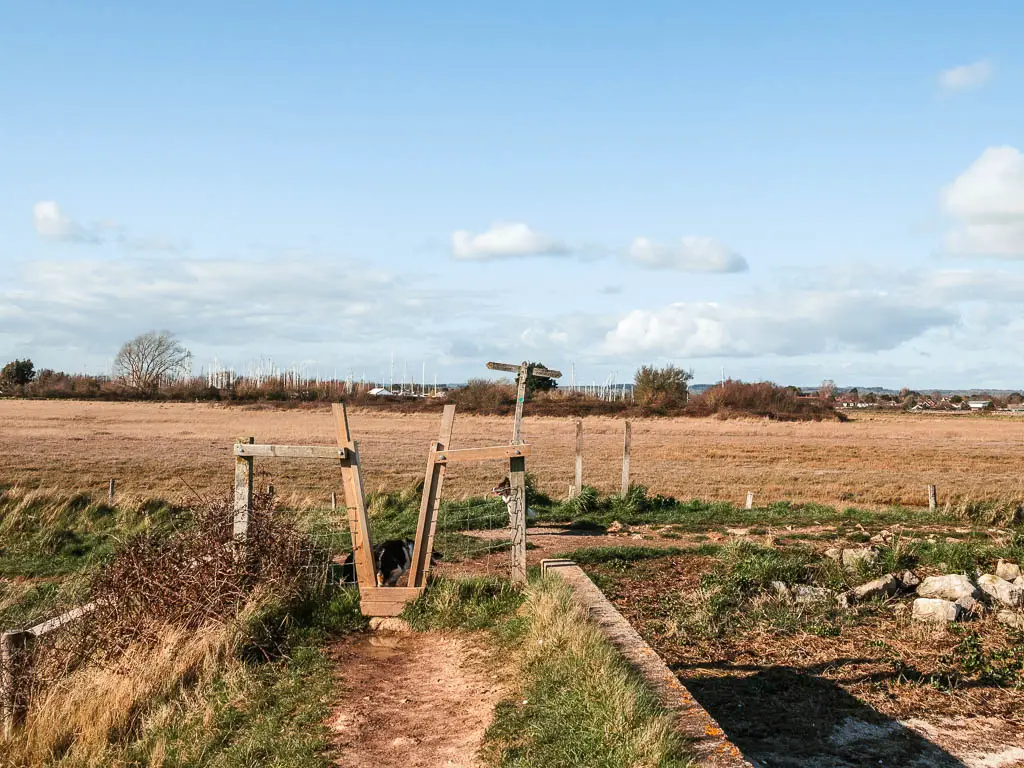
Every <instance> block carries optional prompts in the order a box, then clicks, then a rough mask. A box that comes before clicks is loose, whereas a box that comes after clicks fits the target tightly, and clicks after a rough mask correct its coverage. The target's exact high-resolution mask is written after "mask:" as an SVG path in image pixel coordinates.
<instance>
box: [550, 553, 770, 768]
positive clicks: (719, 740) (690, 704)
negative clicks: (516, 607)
mask: <svg viewBox="0 0 1024 768" xmlns="http://www.w3.org/2000/svg"><path fill="white" fill-rule="evenodd" d="M541 573H543V574H552V575H554V576H557V577H559V578H561V579H562V580H563V581H564V582H565V583H566V584H568V585H569V586H570V587H571V588H572V590H573V593H574V594H575V596H576V599H577V600H579V601H580V603H581V604H582V605H584V606H585V607H586V608H587V611H588V613H589V614H590V619H591V621H593V622H594V623H595V624H596V625H597V626H598V627H599V628H600V629H601V631H602V633H603V634H604V636H605V637H606V638H607V640H608V642H610V643H611V644H612V646H613V647H614V648H615V649H616V650H618V652H619V653H620V654H621V655H622V657H623V658H624V659H625V660H626V661H627V662H629V663H630V664H631V665H632V666H633V668H634V669H636V671H637V672H638V673H639V674H640V675H641V677H643V679H644V680H645V681H646V682H647V684H648V686H650V688H651V690H652V691H653V692H654V694H655V695H656V696H657V697H658V699H659V700H660V701H661V703H662V706H664V707H665V708H666V709H668V710H670V711H672V712H674V713H675V714H676V717H677V729H678V731H679V733H680V734H681V735H682V736H683V737H685V738H686V739H687V740H688V741H689V742H690V743H691V744H692V746H693V749H694V752H696V754H697V756H698V757H699V758H700V760H701V761H702V765H708V766H714V767H715V768H741V766H742V767H745V768H751V763H750V762H748V761H747V760H746V759H744V757H743V754H742V753H741V752H740V750H739V748H738V747H737V746H736V745H735V744H733V743H732V742H731V741H729V739H728V738H726V736H725V733H724V731H722V728H721V726H719V725H718V723H717V722H716V721H715V719H714V718H713V717H711V715H710V714H709V713H708V711H707V710H706V709H704V708H703V707H702V706H701V705H700V704H698V703H697V701H696V699H694V698H693V696H692V695H691V694H690V692H689V691H688V690H686V686H684V685H683V684H682V683H681V682H679V678H677V677H676V676H675V674H674V673H673V672H672V670H671V669H669V668H668V665H667V664H665V662H664V660H663V659H662V658H661V656H659V655H658V654H657V652H655V650H654V649H653V648H651V646H649V645H648V644H647V642H646V641H645V640H644V639H643V638H642V637H641V636H640V633H639V632H637V631H636V630H635V629H634V628H633V625H631V624H630V623H629V622H628V621H626V619H625V617H623V615H622V614H621V613H619V612H618V610H617V609H616V608H615V606H613V605H612V604H611V603H610V602H609V601H608V598H606V597H605V596H604V593H602V592H601V590H600V589H598V588H597V586H596V585H595V584H594V582H592V581H591V580H590V578H589V577H588V576H587V574H586V573H584V572H583V569H582V568H580V567H579V566H578V565H576V564H575V563H574V562H573V561H572V560H542V561H541Z"/></svg>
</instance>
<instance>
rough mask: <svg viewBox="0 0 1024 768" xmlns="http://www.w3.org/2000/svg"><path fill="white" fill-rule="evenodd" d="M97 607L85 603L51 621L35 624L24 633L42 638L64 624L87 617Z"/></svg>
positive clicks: (93, 604)
mask: <svg viewBox="0 0 1024 768" xmlns="http://www.w3.org/2000/svg"><path fill="white" fill-rule="evenodd" d="M97 607H99V603H86V604H85V605H80V606H78V607H77V608H72V609H71V610H70V611H68V612H67V613H62V614H61V615H60V616H55V617H53V618H52V619H47V620H46V621H44V622H42V623H40V624H36V625H35V626H34V627H30V628H29V629H28V630H26V631H27V632H28V633H29V634H31V635H35V636H36V637H42V636H43V635H46V634H49V633H50V632H53V631H54V630H56V629H60V628H61V627H63V626H64V625H65V624H70V623H71V622H73V621H77V620H78V619H81V618H82V617H84V616H88V615H89V614H90V613H92V612H93V611H95V610H96V608H97Z"/></svg>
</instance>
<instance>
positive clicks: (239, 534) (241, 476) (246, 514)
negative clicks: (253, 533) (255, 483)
mask: <svg viewBox="0 0 1024 768" xmlns="http://www.w3.org/2000/svg"><path fill="white" fill-rule="evenodd" d="M255 442H256V439H255V438H253V437H240V438H238V439H237V440H236V441H235V443H236V444H237V443H249V444H252V443H255ZM252 459H253V457H252V456H235V506H234V515H233V518H232V522H231V533H232V536H233V537H234V540H235V548H236V551H237V550H242V549H244V547H245V542H246V539H248V538H249V518H250V517H251V516H252V478H253V472H252Z"/></svg>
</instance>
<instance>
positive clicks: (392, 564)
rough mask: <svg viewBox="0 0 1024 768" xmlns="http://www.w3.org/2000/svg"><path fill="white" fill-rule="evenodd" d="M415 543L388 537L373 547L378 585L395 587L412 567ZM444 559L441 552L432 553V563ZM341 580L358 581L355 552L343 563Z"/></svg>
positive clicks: (343, 581)
mask: <svg viewBox="0 0 1024 768" xmlns="http://www.w3.org/2000/svg"><path fill="white" fill-rule="evenodd" d="M414 545H415V544H414V542H413V541H412V540H410V539H388V540H387V541H385V542H383V543H381V544H378V545H377V546H375V547H374V548H373V563H374V566H375V568H376V575H377V586H378V587H393V586H395V585H396V584H398V580H399V579H401V578H402V576H403V575H404V574H405V573H406V572H407V571H408V570H409V568H411V567H412V551H413V547H414ZM442 559H443V555H442V554H441V553H440V552H432V553H431V554H430V562H431V564H437V562H438V561H439V560H442ZM341 581H342V583H343V584H355V583H356V562H355V553H354V552H349V553H348V556H347V557H346V558H345V560H344V561H343V562H342V564H341Z"/></svg>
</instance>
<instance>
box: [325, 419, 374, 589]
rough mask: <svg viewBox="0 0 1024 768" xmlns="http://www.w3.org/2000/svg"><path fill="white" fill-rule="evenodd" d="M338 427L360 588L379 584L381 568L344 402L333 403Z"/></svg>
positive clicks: (357, 579) (342, 478)
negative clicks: (378, 566) (377, 573)
mask: <svg viewBox="0 0 1024 768" xmlns="http://www.w3.org/2000/svg"><path fill="white" fill-rule="evenodd" d="M331 410H332V411H333V413H334V421H335V425H336V426H337V430H338V447H339V448H344V449H345V457H344V458H343V459H341V480H342V485H343V487H344V490H345V506H346V507H348V525H349V531H350V532H351V534H352V552H353V554H354V555H355V558H354V559H355V565H356V581H357V582H358V583H359V589H360V591H362V590H363V589H364V588H372V587H375V586H376V585H377V577H376V572H377V568H376V565H375V564H374V562H373V542H372V541H371V539H370V524H369V520H368V519H367V516H366V496H365V495H364V494H363V474H362V471H361V468H360V465H359V444H358V443H356V442H355V441H354V440H353V439H352V432H351V430H350V429H349V426H348V412H347V411H346V410H345V404H344V403H334V404H332V405H331Z"/></svg>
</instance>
